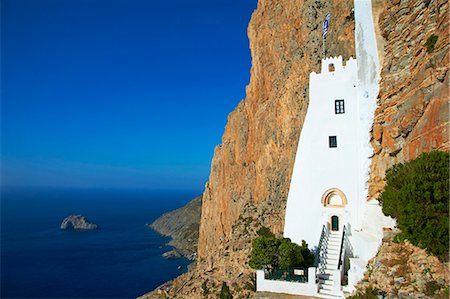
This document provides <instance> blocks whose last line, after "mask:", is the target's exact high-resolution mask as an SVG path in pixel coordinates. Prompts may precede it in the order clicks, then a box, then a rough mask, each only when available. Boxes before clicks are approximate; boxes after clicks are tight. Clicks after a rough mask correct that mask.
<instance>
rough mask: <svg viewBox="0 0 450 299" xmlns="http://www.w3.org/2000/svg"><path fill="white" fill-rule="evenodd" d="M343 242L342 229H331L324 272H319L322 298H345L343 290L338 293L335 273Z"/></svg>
mask: <svg viewBox="0 0 450 299" xmlns="http://www.w3.org/2000/svg"><path fill="white" fill-rule="evenodd" d="M341 243H342V231H330V233H329V235H328V241H327V246H326V254H325V269H324V271H323V272H324V273H321V274H319V295H320V297H322V298H343V296H342V291H341V290H339V292H337V293H336V291H335V290H334V275H336V270H338V265H339V253H340V250H341ZM339 280H340V277H339Z"/></svg>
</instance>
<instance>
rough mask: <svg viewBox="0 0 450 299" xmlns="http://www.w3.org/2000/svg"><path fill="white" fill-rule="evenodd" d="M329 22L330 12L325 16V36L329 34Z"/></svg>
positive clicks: (323, 32)
mask: <svg viewBox="0 0 450 299" xmlns="http://www.w3.org/2000/svg"><path fill="white" fill-rule="evenodd" d="M329 22H330V14H327V16H326V17H325V21H323V30H322V36H323V37H325V36H326V35H327V32H328V23H329Z"/></svg>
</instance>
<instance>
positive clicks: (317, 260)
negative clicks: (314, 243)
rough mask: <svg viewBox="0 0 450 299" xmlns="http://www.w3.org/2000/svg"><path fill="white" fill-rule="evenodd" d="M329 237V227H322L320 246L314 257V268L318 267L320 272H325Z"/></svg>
mask: <svg viewBox="0 0 450 299" xmlns="http://www.w3.org/2000/svg"><path fill="white" fill-rule="evenodd" d="M328 237H329V231H328V229H327V227H326V226H325V225H324V226H323V227H322V233H321V235H320V240H319V244H318V247H317V251H316V253H315V257H314V266H315V267H317V269H318V271H319V272H324V271H323V270H324V269H325V266H326V265H325V260H326V249H327V245H328Z"/></svg>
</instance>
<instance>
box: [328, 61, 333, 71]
mask: <svg viewBox="0 0 450 299" xmlns="http://www.w3.org/2000/svg"><path fill="white" fill-rule="evenodd" d="M328 71H329V72H330V73H332V72H334V64H332V63H330V64H329V65H328Z"/></svg>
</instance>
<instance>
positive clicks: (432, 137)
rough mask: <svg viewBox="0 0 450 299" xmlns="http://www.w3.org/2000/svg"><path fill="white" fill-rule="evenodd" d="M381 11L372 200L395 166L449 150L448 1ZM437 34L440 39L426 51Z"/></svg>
mask: <svg viewBox="0 0 450 299" xmlns="http://www.w3.org/2000/svg"><path fill="white" fill-rule="evenodd" d="M380 6H381V7H379V8H380V9H379V12H380V15H379V16H378V20H377V21H378V27H379V28H378V29H379V30H378V31H379V32H378V33H379V34H380V36H379V44H382V45H384V47H382V48H381V49H382V53H381V55H382V56H383V66H382V70H381V82H380V94H379V99H378V100H379V105H378V109H377V110H376V112H375V120H374V126H373V131H372V146H373V148H374V152H375V155H374V157H373V160H372V167H371V179H370V185H369V197H374V198H376V197H377V195H378V194H379V192H380V191H382V189H383V187H384V176H385V172H386V170H387V169H388V168H389V167H390V166H392V165H393V164H395V163H399V162H402V161H405V160H411V159H414V158H416V157H417V156H418V155H420V154H421V153H422V152H427V151H430V150H431V149H441V150H446V151H448V150H449V149H450V143H449V102H448V99H449V94H448V63H449V44H448V30H449V29H448V1H446V0H433V1H424V0H414V1H399V0H397V1H383V2H382V3H381V4H380ZM433 34H434V35H435V36H437V38H438V39H437V42H436V44H435V45H434V47H433V48H432V49H430V51H428V49H427V46H426V43H427V40H428V39H429V38H430V37H431V36H432V35H433Z"/></svg>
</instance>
